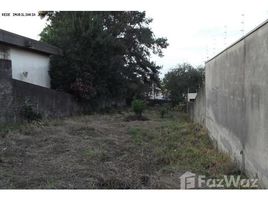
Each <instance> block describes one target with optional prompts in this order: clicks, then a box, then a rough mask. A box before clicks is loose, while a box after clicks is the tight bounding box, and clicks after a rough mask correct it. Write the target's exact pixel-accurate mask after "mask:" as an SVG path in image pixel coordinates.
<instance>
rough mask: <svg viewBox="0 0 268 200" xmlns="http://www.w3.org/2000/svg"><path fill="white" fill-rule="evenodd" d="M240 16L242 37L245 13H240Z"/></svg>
mask: <svg viewBox="0 0 268 200" xmlns="http://www.w3.org/2000/svg"><path fill="white" fill-rule="evenodd" d="M241 18H242V20H241V30H240V31H241V33H242V37H243V36H244V35H245V14H244V13H242V14H241Z"/></svg>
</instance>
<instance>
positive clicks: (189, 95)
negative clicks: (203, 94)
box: [187, 93, 197, 102]
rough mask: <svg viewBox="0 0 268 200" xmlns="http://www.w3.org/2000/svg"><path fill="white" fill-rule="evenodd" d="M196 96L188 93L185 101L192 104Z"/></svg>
mask: <svg viewBox="0 0 268 200" xmlns="http://www.w3.org/2000/svg"><path fill="white" fill-rule="evenodd" d="M196 96H197V93H188V94H187V101H188V102H193V101H194V100H195V98H196Z"/></svg>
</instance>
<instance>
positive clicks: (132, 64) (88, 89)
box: [40, 11, 168, 103]
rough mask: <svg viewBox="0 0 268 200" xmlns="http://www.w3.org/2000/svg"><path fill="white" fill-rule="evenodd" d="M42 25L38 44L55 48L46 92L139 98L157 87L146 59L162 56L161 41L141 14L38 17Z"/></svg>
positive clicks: (152, 65) (52, 14)
mask: <svg viewBox="0 0 268 200" xmlns="http://www.w3.org/2000/svg"><path fill="white" fill-rule="evenodd" d="M41 14H42V16H43V17H44V16H48V21H49V23H48V25H47V26H46V27H45V29H44V30H43V31H42V33H41V34H40V36H41V40H42V41H44V42H47V43H50V44H52V45H55V46H58V47H60V48H61V49H62V50H63V56H53V57H52V59H51V69H50V76H51V87H52V88H54V89H57V90H63V91H65V92H69V93H72V94H74V95H75V96H77V97H78V98H80V99H83V100H90V101H91V102H94V100H95V102H97V103H98V102H99V99H109V98H119V97H126V98H127V99H133V97H134V96H142V94H143V93H144V92H145V90H147V89H148V85H150V84H151V83H152V82H156V83H158V82H159V76H158V74H159V69H160V66H157V65H156V64H155V63H154V62H152V61H151V60H150V57H151V54H152V53H153V54H156V55H158V56H163V52H162V49H163V48H166V47H167V46H168V44H167V39H165V38H156V37H155V36H154V34H153V32H152V30H151V28H150V27H149V25H150V23H151V22H152V19H150V18H146V15H145V12H132V11H128V12H121V11H120V12H41Z"/></svg>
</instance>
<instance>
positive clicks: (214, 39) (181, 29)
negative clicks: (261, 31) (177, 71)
mask: <svg viewBox="0 0 268 200" xmlns="http://www.w3.org/2000/svg"><path fill="white" fill-rule="evenodd" d="M11 1H13V0H11ZM23 2H24V1H23ZM45 2H47V1H45ZM111 2H112V3H111ZM11 3H12V2H11ZM12 5H13V6H14V7H13V8H12V7H8V9H7V8H5V9H4V10H3V9H2V8H0V9H1V11H0V12H1V13H3V12H37V11H38V10H40V7H42V9H43V10H46V9H49V10H145V11H146V12H147V16H148V17H151V18H153V19H154V21H153V23H152V24H151V27H152V30H153V31H154V33H155V35H156V36H164V37H167V38H168V42H169V44H170V46H169V47H168V48H167V49H166V50H165V51H164V55H165V56H164V57H163V58H156V57H153V60H155V61H156V62H157V64H159V65H162V66H163V69H162V74H164V73H165V72H167V71H168V70H169V69H170V68H172V67H174V66H175V65H176V64H178V63H182V62H189V63H191V64H193V65H196V66H197V65H202V64H204V61H205V60H207V59H208V58H211V57H212V56H213V55H215V54H217V53H218V52H220V51H221V50H223V49H224V48H225V47H227V46H229V45H230V44H231V43H233V42H235V41H236V40H238V39H239V38H240V37H241V36H242V35H243V32H242V31H241V30H244V34H245V33H247V32H248V31H250V30H251V29H253V28H255V27H256V26H258V25H259V24H260V23H262V22H263V21H265V20H266V19H267V18H268V1H265V0H254V1H245V0H236V1H234V0H233V1H229V0H223V1H216V0H214V1H213V0H202V1H194V0H187V1H178V0H176V1H172V0H166V1H151V0H146V1H145V0H136V1H130V2H128V3H127V4H126V1H123V0H113V1H107V3H104V1H103V0H99V1H97V2H96V3H94V4H92V3H91V4H88V5H86V6H81V4H77V5H80V6H77V5H74V6H73V5H67V7H66V5H62V4H54V3H53V4H51V5H53V6H54V7H53V6H52V7H51V6H50V7H49V8H48V7H46V5H47V4H44V2H43V4H41V5H39V6H37V7H30V8H28V7H27V6H23V5H25V4H21V5H18V4H12ZM32 5H34V3H32ZM1 6H2V5H1ZM63 6H64V7H63ZM242 14H244V17H243V16H242ZM241 22H244V25H243V24H242V23H241ZM45 23H46V21H45V20H41V19H40V18H39V17H3V16H0V28H1V29H5V30H8V31H11V32H14V33H17V34H20V35H23V36H27V37H30V38H33V39H39V36H38V34H39V33H40V32H41V31H42V29H43V28H44V27H45Z"/></svg>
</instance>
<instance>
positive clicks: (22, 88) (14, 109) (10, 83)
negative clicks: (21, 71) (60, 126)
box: [0, 59, 85, 123]
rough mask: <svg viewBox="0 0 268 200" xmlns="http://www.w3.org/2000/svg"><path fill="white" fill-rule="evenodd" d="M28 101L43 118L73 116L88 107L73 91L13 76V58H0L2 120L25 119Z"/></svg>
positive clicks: (0, 107)
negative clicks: (61, 89)
mask: <svg viewBox="0 0 268 200" xmlns="http://www.w3.org/2000/svg"><path fill="white" fill-rule="evenodd" d="M26 105H28V106H29V105H30V106H31V107H32V109H33V111H34V112H36V113H40V114H41V115H42V117H43V118H57V117H65V116H71V115H74V114H79V113H81V112H82V111H84V110H85V107H84V106H81V105H80V104H78V102H77V101H76V100H75V99H74V98H73V96H72V95H69V94H67V93H63V92H58V91H55V90H52V89H48V88H45V87H41V86H37V85H33V84H30V83H26V82H23V81H19V80H15V79H12V64H11V61H10V60H3V59H0V123H12V122H20V121H22V120H23V118H22V116H21V110H22V109H23V107H24V106H26Z"/></svg>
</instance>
